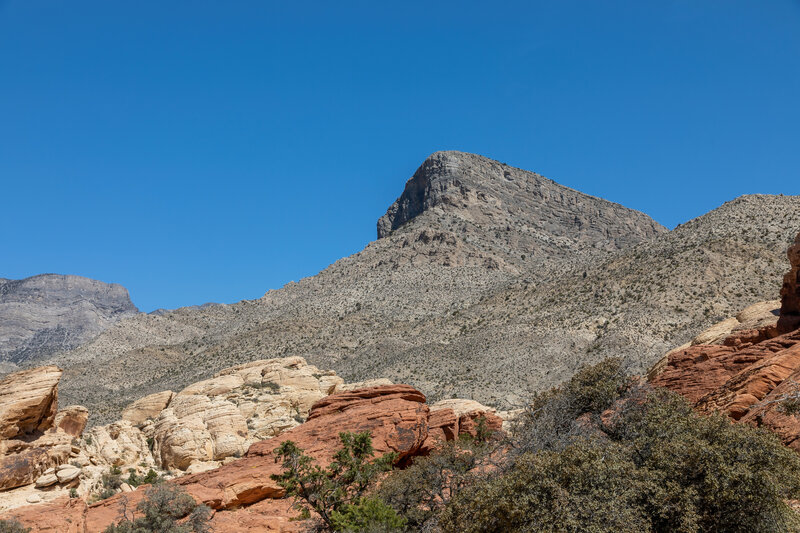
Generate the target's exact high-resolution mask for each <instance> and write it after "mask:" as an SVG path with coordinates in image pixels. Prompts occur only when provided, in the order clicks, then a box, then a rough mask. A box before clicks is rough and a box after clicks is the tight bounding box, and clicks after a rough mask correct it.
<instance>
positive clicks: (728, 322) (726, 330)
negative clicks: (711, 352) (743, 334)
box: [691, 318, 739, 346]
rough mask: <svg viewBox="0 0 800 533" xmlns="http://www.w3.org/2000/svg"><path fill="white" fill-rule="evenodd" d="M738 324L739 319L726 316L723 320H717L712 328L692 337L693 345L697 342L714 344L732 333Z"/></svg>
mask: <svg viewBox="0 0 800 533" xmlns="http://www.w3.org/2000/svg"><path fill="white" fill-rule="evenodd" d="M738 325H739V321H738V320H736V318H726V319H725V320H723V321H722V322H717V323H716V324H714V325H713V326H711V327H710V328H707V329H705V330H703V331H701V332H700V333H699V334H698V335H697V336H696V337H695V338H694V339H692V342H691V345H692V346H695V345H697V344H714V343H716V342H718V341H721V340H722V339H724V338H725V337H727V336H728V335H730V333H731V331H733V328H735V327H736V326H738Z"/></svg>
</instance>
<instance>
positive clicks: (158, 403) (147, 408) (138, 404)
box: [122, 390, 173, 425]
mask: <svg viewBox="0 0 800 533" xmlns="http://www.w3.org/2000/svg"><path fill="white" fill-rule="evenodd" d="M172 396H173V392H172V391H169V390H167V391H163V392H156V393H155V394H150V395H148V396H145V397H144V398H140V399H138V400H136V401H135V402H133V403H132V404H130V405H129V406H128V407H126V408H125V409H123V411H122V420H127V421H128V422H131V423H132V424H134V425H138V424H143V423H144V422H145V421H146V420H147V419H156V418H157V417H158V415H159V413H161V411H163V410H164V409H166V408H167V406H168V405H169V402H170V400H172Z"/></svg>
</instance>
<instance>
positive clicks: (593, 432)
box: [283, 359, 800, 533]
mask: <svg viewBox="0 0 800 533" xmlns="http://www.w3.org/2000/svg"><path fill="white" fill-rule="evenodd" d="M343 442H344V443H345V449H348V450H350V451H347V452H345V451H343V452H342V453H344V454H345V455H344V456H348V454H352V453H353V452H352V445H351V444H349V445H348V444H347V442H345V440H344V439H343ZM359 442H360V443H361V446H362V448H364V449H370V450H371V446H368V436H364V435H360V436H359ZM348 446H349V448H348ZM287 451H291V450H290V449H288V448H284V449H283V452H284V456H286V452H287ZM290 455H291V454H290ZM291 456H292V457H297V456H296V454H295V455H291ZM362 457H366V456H363V455H362ZM362 461H363V459H362ZM293 464H298V463H297V460H295V462H294V463H292V462H288V463H287V462H285V463H284V468H285V474H284V475H285V476H286V477H285V478H284V479H285V481H288V480H289V479H299V477H298V475H297V472H298V471H297V469H295V470H294V471H292V470H291V469H290V468H287V467H291V466H292V465H293ZM382 470H383V468H375V469H371V470H370V471H368V472H367V471H361V472H362V473H363V474H364V475H365V476H366V477H365V478H359V485H358V486H359V487H360V490H359V491H358V497H357V498H352V499H350V500H348V502H347V504H344V503H342V504H340V505H339V506H338V507H337V509H336V512H337V513H338V514H337V515H336V516H344V517H346V518H347V521H345V522H336V521H335V520H332V519H331V518H330V517H331V516H332V513H328V519H327V520H326V519H324V518H323V520H324V522H325V524H326V525H327V526H328V527H329V528H330V529H332V530H334V531H354V532H355V531H442V532H444V533H451V532H452V533H469V532H498V533H499V532H507V531H519V532H596V533H605V532H608V533H611V532H623V533H625V532H630V533H634V532H635V533H640V532H651V533H667V532H678V533H707V532H708V533H710V532H764V533H767V532H769V533H778V532H781V533H782V532H792V531H800V520H798V515H797V514H796V513H795V512H794V511H792V510H791V509H790V507H789V506H788V504H787V500H790V499H794V498H798V497H800V456H798V455H797V454H796V453H795V452H793V451H791V450H789V449H788V448H786V447H784V446H783V445H781V443H780V441H779V440H778V439H777V438H776V437H775V436H774V435H773V434H771V433H768V432H766V431H763V430H760V429H755V428H752V427H749V426H747V425H744V424H734V423H732V422H731V421H730V420H729V419H728V418H727V417H724V416H722V415H712V416H705V415H701V414H698V413H696V412H695V411H694V410H693V409H692V408H691V406H690V405H689V404H688V403H687V402H686V401H685V400H684V399H683V398H681V397H679V396H677V395H675V394H673V393H671V392H669V391H666V390H662V389H653V388H651V387H650V386H648V385H647V384H644V383H642V382H640V381H638V380H636V379H633V378H631V377H629V376H626V375H625V373H624V372H623V371H622V369H621V364H620V361H618V360H615V359H607V360H605V361H603V362H601V363H600V364H597V365H594V366H591V367H587V368H584V369H582V370H581V371H579V372H578V373H577V374H576V375H575V376H574V377H573V378H572V379H571V380H569V381H568V382H567V383H565V384H564V385H562V386H561V387H558V388H556V389H554V390H551V391H549V392H547V393H544V394H539V395H537V396H536V397H534V398H533V399H532V401H531V404H530V407H529V409H528V410H527V412H526V413H525V414H524V415H523V416H521V417H520V420H519V422H518V424H517V427H516V428H515V430H514V432H513V436H512V437H509V438H507V439H504V440H492V439H487V438H485V437H484V438H481V439H473V440H461V441H457V442H451V443H447V444H446V445H444V446H442V447H441V448H440V449H439V450H437V451H436V452H434V453H433V454H431V455H430V456H428V457H421V458H416V459H415V461H414V463H413V464H411V465H410V466H408V467H407V468H405V469H403V470H397V471H394V472H392V473H391V474H389V475H387V476H384V478H383V479H380V480H378V481H379V482H378V483H376V486H375V488H370V487H372V485H371V484H370V483H369V481H370V477H371V476H376V474H377V473H378V472H380V471H382ZM292 472H295V473H292ZM314 473H315V474H314V475H315V476H317V477H315V478H314V479H315V480H317V481H316V482H317V483H320V482H321V481H320V480H319V479H321V478H326V479H327V478H330V477H331V473H330V472H324V471H322V470H319V469H318V470H315V471H314ZM351 479H352V478H351ZM351 482H352V481H345V485H346V486H347V485H348V484H349V483H351ZM324 483H328V482H327V481H324V482H323V484H324ZM366 489H370V490H366ZM340 490H343V491H344V492H343V493H346V494H349V493H350V492H349V491H350V489H349V488H346V489H340ZM293 494H294V495H297V494H298V491H297V490H295V491H294V492H293ZM364 498H367V499H364ZM312 500H313V499H312ZM306 501H308V503H309V505H310V507H311V508H312V509H313V510H315V511H316V510H317V507H318V506H319V503H317V504H316V506H315V505H311V503H312V502H311V501H309V500H306ZM315 501H317V502H319V501H323V500H315ZM364 517H366V518H364ZM377 517H383V518H377Z"/></svg>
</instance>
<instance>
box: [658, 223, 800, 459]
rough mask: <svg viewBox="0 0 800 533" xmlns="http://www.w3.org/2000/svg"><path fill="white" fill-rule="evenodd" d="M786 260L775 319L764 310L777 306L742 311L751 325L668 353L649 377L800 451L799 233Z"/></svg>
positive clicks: (702, 408) (707, 409) (704, 408)
mask: <svg viewBox="0 0 800 533" xmlns="http://www.w3.org/2000/svg"><path fill="white" fill-rule="evenodd" d="M788 256H789V261H790V271H789V273H788V274H787V275H786V276H785V278H784V283H783V288H782V289H781V296H782V300H781V307H780V317H779V318H778V317H774V316H772V317H770V315H774V312H769V311H768V312H766V313H764V312H763V311H766V310H768V309H769V308H772V307H774V306H775V303H776V302H767V303H765V304H763V305H761V309H760V310H761V312H759V309H757V308H756V306H754V307H753V308H750V309H748V310H746V311H748V312H743V313H744V315H746V316H747V317H748V319H749V320H750V321H751V322H749V323H745V327H738V328H733V329H729V330H728V334H727V335H722V333H723V332H724V330H725V329H726V327H727V326H726V327H721V326H718V328H717V329H718V330H719V331H717V334H715V335H706V336H702V335H701V337H702V338H701V340H703V339H710V340H714V341H716V343H715V344H711V343H708V344H702V343H694V344H693V345H691V346H688V347H687V346H684V347H681V348H679V349H676V350H673V351H672V352H670V353H669V354H667V356H666V357H665V359H664V360H662V361H661V362H660V364H659V365H657V366H656V367H654V369H653V370H652V371H651V373H650V376H649V377H650V381H651V383H653V384H654V385H658V386H662V387H667V388H669V389H671V390H674V391H676V392H678V393H680V394H682V395H683V396H685V397H686V398H687V399H689V400H690V401H692V402H693V403H694V404H695V406H696V407H697V409H699V410H700V411H704V412H715V411H721V412H724V413H726V414H728V415H729V416H730V417H731V418H733V419H734V420H738V421H740V422H744V423H749V424H752V425H755V426H760V427H766V428H769V429H771V430H773V431H775V432H776V433H777V434H778V435H779V436H780V437H781V439H782V440H783V442H784V443H785V444H787V445H788V446H790V447H792V448H795V449H796V450H798V451H800V420H799V419H798V417H797V416H796V415H797V414H798V413H800V329H796V328H797V327H798V326H800V322H798V321H797V317H798V316H799V315H798V300H797V298H798V293H797V290H798V286H797V283H798V277H797V276H798V271H799V270H800V235H798V238H797V239H796V240H795V245H794V246H792V247H791V248H789V252H788ZM747 325H751V326H756V327H750V328H748V327H746V326H747ZM792 327H795V329H791V328H792ZM787 330H788V331H787Z"/></svg>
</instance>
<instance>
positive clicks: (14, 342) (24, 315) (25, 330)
mask: <svg viewBox="0 0 800 533" xmlns="http://www.w3.org/2000/svg"><path fill="white" fill-rule="evenodd" d="M137 312H138V310H137V309H136V307H135V306H134V305H133V303H132V302H131V300H130V298H129V297H128V291H127V290H126V289H125V288H124V287H122V286H121V285H117V284H114V283H112V284H109V283H103V282H101V281H96V280H92V279H88V278H84V277H80V276H64V275H59V274H41V275H38V276H32V277H30V278H25V279H20V280H10V279H2V280H0V361H4V362H6V363H12V364H21V363H24V362H25V361H27V360H29V359H35V358H40V357H43V356H48V355H51V354H54V353H57V352H63V351H67V350H71V349H73V348H75V347H77V346H80V345H81V344H84V343H85V342H86V341H88V340H89V339H90V338H92V337H94V336H95V335H97V334H98V333H101V332H102V331H104V330H105V329H106V328H108V326H110V325H111V324H113V323H114V322H116V321H118V320H120V319H122V318H125V317H129V316H133V315H135V314H136V313H137Z"/></svg>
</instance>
